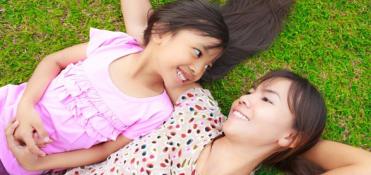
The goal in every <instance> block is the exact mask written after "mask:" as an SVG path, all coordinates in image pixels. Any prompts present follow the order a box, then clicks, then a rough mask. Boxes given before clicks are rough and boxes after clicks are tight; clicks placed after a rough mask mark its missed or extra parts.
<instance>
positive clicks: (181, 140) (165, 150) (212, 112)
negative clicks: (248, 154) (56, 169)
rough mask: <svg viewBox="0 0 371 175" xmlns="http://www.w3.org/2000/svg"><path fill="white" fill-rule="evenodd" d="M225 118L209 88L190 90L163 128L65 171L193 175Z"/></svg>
mask: <svg viewBox="0 0 371 175" xmlns="http://www.w3.org/2000/svg"><path fill="white" fill-rule="evenodd" d="M224 120H225V117H224V115H223V114H222V113H221V112H220V109H219V107H218V105H217V103H216V101H215V100H214V99H213V98H212V96H211V94H210V92H209V91H208V90H206V89H202V88H193V89H190V90H188V91H186V92H185V93H183V94H182V95H181V96H180V98H179V99H178V101H177V102H176V105H175V111H174V112H173V114H172V116H171V118H170V119H169V120H168V121H166V122H165V123H164V125H162V126H161V128H159V129H158V130H156V131H153V132H152V133H150V134H148V135H146V136H143V137H141V138H139V139H137V140H134V141H132V142H131V143H130V144H128V145H127V146H126V147H124V148H122V149H121V150H119V151H117V152H115V153H113V154H111V156H110V157H108V158H107V160H106V161H104V162H102V163H98V164H94V165H89V166H84V167H79V168H74V169H71V170H69V171H67V173H66V174H68V175H77V174H97V175H103V174H125V175H127V174H130V175H137V174H153V175H165V174H166V175H167V174H169V175H170V174H173V175H175V174H176V175H188V174H192V175H193V174H195V168H196V161H197V159H198V157H199V155H200V153H201V151H202V150H203V148H204V147H205V146H206V145H207V144H209V143H210V142H211V141H212V139H214V138H215V137H216V136H219V135H220V134H221V133H222V132H221V127H222V123H223V122H224Z"/></svg>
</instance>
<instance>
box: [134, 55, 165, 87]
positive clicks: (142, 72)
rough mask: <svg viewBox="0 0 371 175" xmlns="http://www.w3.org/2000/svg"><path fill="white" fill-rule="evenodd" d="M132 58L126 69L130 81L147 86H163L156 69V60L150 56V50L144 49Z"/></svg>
mask: <svg viewBox="0 0 371 175" xmlns="http://www.w3.org/2000/svg"><path fill="white" fill-rule="evenodd" d="M132 56H133V58H132V59H130V63H129V65H130V66H129V67H128V76H129V78H130V79H133V80H137V81H141V82H143V83H144V84H146V85H149V86H156V85H161V86H162V85H163V79H162V78H161V76H160V74H159V73H158V70H157V69H156V63H155V61H156V60H155V58H153V56H152V54H151V49H149V48H146V49H144V50H143V51H142V52H140V53H138V54H134V55H132Z"/></svg>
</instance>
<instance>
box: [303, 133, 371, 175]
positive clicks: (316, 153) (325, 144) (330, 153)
mask: <svg viewBox="0 0 371 175" xmlns="http://www.w3.org/2000/svg"><path fill="white" fill-rule="evenodd" d="M304 157H305V158H306V159H308V160H310V161H312V162H314V163H316V164H317V165H319V166H321V167H322V168H324V169H326V170H328V171H327V172H326V173H324V174H326V175H331V174H334V175H335V174H336V175H342V174H344V175H345V174H360V175H361V174H371V166H370V165H371V153H370V152H368V151H366V150H362V149H359V148H355V147H352V146H349V145H345V144H342V143H337V142H332V141H326V140H323V141H320V142H319V143H318V144H317V145H315V146H314V147H313V148H312V149H310V150H309V151H308V152H306V153H305V154H304Z"/></svg>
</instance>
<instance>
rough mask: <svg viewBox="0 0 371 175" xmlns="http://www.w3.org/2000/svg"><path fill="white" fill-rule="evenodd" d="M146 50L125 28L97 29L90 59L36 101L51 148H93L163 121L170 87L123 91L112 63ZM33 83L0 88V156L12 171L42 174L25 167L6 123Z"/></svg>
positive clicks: (67, 71)
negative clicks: (140, 94)
mask: <svg viewBox="0 0 371 175" xmlns="http://www.w3.org/2000/svg"><path fill="white" fill-rule="evenodd" d="M140 51H142V48H141V47H140V46H139V45H138V43H137V42H136V41H135V39H134V38H132V37H130V36H129V35H127V34H125V33H122V32H111V31H105V30H98V29H91V30H90V41H89V44H88V48H87V58H86V59H85V60H84V61H81V62H78V63H76V64H71V65H69V66H67V67H66V68H65V69H64V70H63V71H62V72H61V73H60V74H59V75H58V76H57V77H56V78H55V79H54V80H53V81H52V82H51V83H50V85H49V86H48V88H47V90H46V91H45V93H44V95H43V97H42V98H41V100H40V101H39V102H38V104H37V105H36V106H35V108H36V110H37V111H38V112H39V114H40V118H41V120H42V122H43V124H44V127H45V129H46V130H47V132H48V133H49V136H50V137H51V139H52V140H53V143H51V144H49V145H48V146H46V147H45V148H44V149H43V151H45V152H46V153H48V154H51V153H58V152H65V151H70V150H75V149H84V148H90V147H92V146H93V145H95V144H98V143H101V142H106V141H109V140H115V139H116V138H117V137H118V136H119V135H120V134H123V135H124V136H126V137H128V138H130V139H135V138H137V137H140V136H144V135H146V134H148V133H149V132H150V131H152V130H154V129H156V128H157V127H159V126H160V125H161V124H162V123H163V122H164V121H165V120H166V119H167V118H168V117H170V114H171V112H172V111H173V105H172V103H171V101H170V99H169V97H168V95H167V93H166V92H165V91H164V92H163V93H162V94H159V95H157V96H153V97H148V98H135V97H130V96H128V95H125V94H124V93H122V92H121V91H120V90H119V89H118V88H117V87H115V86H114V84H113V83H112V81H111V79H110V76H109V71H108V70H109V69H108V68H109V65H110V63H112V62H113V61H114V60H115V59H118V58H121V57H123V56H125V55H128V54H132V53H136V52H140ZM26 86H27V83H23V84H21V85H7V86H4V87H2V88H0V160H1V162H2V163H3V165H4V167H5V169H6V170H7V171H8V172H9V174H15V175H18V174H19V175H27V174H40V173H41V172H29V171H26V170H24V169H23V168H22V167H21V166H20V165H19V164H18V163H17V161H16V159H15V158H14V157H13V155H12V153H11V152H10V151H9V149H8V148H7V143H6V138H5V133H4V129H5V128H6V126H7V125H8V124H9V122H10V121H11V119H12V118H13V117H14V116H15V113H16V109H17V104H18V102H19V99H20V97H21V96H22V94H23V91H24V89H25V87H26Z"/></svg>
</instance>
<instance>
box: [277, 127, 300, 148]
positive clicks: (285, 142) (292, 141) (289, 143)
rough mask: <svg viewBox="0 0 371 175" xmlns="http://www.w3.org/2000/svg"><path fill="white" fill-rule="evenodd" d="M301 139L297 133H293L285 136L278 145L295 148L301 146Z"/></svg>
mask: <svg viewBox="0 0 371 175" xmlns="http://www.w3.org/2000/svg"><path fill="white" fill-rule="evenodd" d="M299 141H300V138H299V136H298V134H297V132H296V131H294V130H293V131H291V132H289V133H287V134H286V135H285V136H283V137H282V138H280V139H279V140H278V145H279V146H280V147H288V148H295V147H296V146H297V145H298V144H299Z"/></svg>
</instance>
